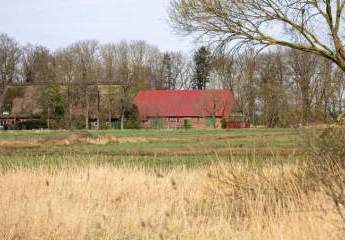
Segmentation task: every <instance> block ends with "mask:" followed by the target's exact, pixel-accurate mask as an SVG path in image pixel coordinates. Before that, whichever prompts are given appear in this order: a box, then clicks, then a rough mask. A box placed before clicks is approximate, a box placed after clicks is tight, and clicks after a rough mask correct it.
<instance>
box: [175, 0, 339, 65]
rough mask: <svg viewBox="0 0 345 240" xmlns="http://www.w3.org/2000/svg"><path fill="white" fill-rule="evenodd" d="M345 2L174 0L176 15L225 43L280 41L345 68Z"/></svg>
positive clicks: (190, 29) (178, 21) (181, 26)
mask: <svg viewBox="0 0 345 240" xmlns="http://www.w3.org/2000/svg"><path fill="white" fill-rule="evenodd" d="M344 7H345V1H344V0H303V1H296V0H260V1H258V0H172V1H171V8H170V19H171V22H172V23H173V26H175V27H176V28H177V29H178V30H180V31H182V32H183V33H187V34H191V33H196V34H199V35H201V36H206V37H209V39H211V41H213V42H216V43H218V46H221V47H225V46H227V45H230V47H233V48H237V47H241V46H243V45H246V44H255V45H261V46H269V45H280V46H285V47H289V48H293V49H298V50H302V51H305V52H310V53H314V54H317V55H320V56H322V57H324V58H327V59H330V60H331V61H333V62H334V63H335V64H337V65H338V66H339V67H340V68H341V69H342V70H345V46H344V37H343V36H344V27H343V23H344ZM272 29H274V31H273V30H272ZM287 33H288V34H287Z"/></svg>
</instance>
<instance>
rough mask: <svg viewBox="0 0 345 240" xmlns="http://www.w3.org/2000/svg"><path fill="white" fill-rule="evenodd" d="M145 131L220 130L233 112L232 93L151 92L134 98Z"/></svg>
mask: <svg viewBox="0 0 345 240" xmlns="http://www.w3.org/2000/svg"><path fill="white" fill-rule="evenodd" d="M134 103H135V105H136V106H137V108H138V111H139V115H140V120H141V122H142V126H143V127H144V128H172V129H178V128H220V127H221V126H222V120H225V119H228V118H229V117H230V116H231V112H232V110H233V109H234V107H235V105H236V103H235V97H234V94H233V92H232V91H231V90H148V91H140V92H139V93H138V95H137V96H136V97H135V98H134Z"/></svg>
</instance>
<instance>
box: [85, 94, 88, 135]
mask: <svg viewBox="0 0 345 240" xmlns="http://www.w3.org/2000/svg"><path fill="white" fill-rule="evenodd" d="M85 129H89V98H88V96H87V91H85Z"/></svg>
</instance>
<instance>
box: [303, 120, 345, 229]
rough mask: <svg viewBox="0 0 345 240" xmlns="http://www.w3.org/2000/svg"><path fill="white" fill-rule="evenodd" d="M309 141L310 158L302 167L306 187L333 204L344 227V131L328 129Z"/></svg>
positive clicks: (343, 129) (307, 148)
mask: <svg viewBox="0 0 345 240" xmlns="http://www.w3.org/2000/svg"><path fill="white" fill-rule="evenodd" d="M306 139H307V140H306V143H307V145H306V146H307V147H306V150H307V157H306V159H305V161H303V162H302V166H301V169H302V170H303V174H304V176H303V179H304V182H305V183H306V184H305V186H306V188H308V189H313V190H315V191H322V192H324V193H325V194H326V195H327V196H328V197H329V198H330V199H331V200H332V201H333V204H334V207H335V209H336V210H337V212H338V214H339V215H340V217H341V218H342V220H343V222H344V227H345V128H344V127H334V128H328V129H325V130H323V131H322V132H321V134H314V135H313V136H311V137H310V136H309V137H307V138H306Z"/></svg>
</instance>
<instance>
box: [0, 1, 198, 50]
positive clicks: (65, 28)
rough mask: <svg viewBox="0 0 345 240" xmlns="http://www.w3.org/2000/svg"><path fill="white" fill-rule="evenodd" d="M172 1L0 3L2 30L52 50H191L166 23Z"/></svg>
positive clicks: (18, 38)
mask: <svg viewBox="0 0 345 240" xmlns="http://www.w3.org/2000/svg"><path fill="white" fill-rule="evenodd" d="M168 5H169V0H0V32H2V33H7V34H8V35H10V36H11V37H14V38H15V39H16V40H17V41H19V42H20V43H22V44H25V43H28V42H30V43H33V44H41V45H44V46H47V47H49V48H51V49H56V48H60V47H64V46H67V45H69V44H71V43H73V42H75V41H78V40H87V39H95V40H98V41H100V42H101V43H106V42H118V41H121V40H146V41H147V42H148V43H151V44H153V45H156V46H158V47H159V48H161V49H162V50H182V51H184V52H189V51H190V50H191V49H192V47H191V46H192V42H191V41H190V40H188V39H186V38H182V37H179V36H177V35H176V34H174V33H173V32H172V30H171V28H170V27H169V25H168V24H167V7H168Z"/></svg>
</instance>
